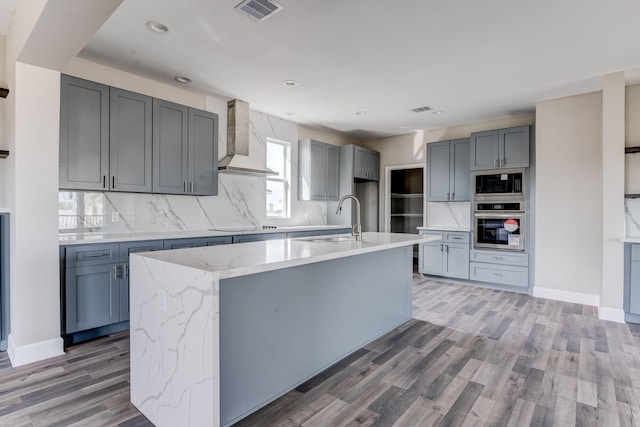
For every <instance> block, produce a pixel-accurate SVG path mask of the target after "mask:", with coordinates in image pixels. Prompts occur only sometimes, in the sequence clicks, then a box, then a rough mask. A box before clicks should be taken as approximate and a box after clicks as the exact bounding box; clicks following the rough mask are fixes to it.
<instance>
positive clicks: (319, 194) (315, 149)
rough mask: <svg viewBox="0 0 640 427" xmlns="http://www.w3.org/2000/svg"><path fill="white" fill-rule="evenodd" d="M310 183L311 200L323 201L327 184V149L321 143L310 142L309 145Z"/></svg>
mask: <svg viewBox="0 0 640 427" xmlns="http://www.w3.org/2000/svg"><path fill="white" fill-rule="evenodd" d="M309 148H310V159H309V160H310V162H309V167H310V182H309V186H310V188H311V193H310V195H311V200H325V196H326V192H327V191H326V183H327V166H326V164H327V160H326V157H327V149H326V145H325V144H324V143H322V142H318V141H311V144H310V147H309Z"/></svg>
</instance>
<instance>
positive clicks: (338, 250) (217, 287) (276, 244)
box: [130, 233, 438, 426]
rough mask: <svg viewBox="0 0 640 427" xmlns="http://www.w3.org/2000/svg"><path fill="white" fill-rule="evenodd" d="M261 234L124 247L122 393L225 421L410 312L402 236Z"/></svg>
mask: <svg viewBox="0 0 640 427" xmlns="http://www.w3.org/2000/svg"><path fill="white" fill-rule="evenodd" d="M437 239H438V238H437V237H433V236H418V235H409V234H389V233H364V236H363V241H362V242H356V241H354V240H349V239H347V240H341V241H331V240H329V239H324V238H301V239H283V240H269V241H261V242H253V243H241V244H234V245H226V246H212V247H202V248H193V249H180V250H173V251H162V252H148V253H144V254H132V255H131V258H130V268H131V286H130V289H131V290H130V294H131V295H130V304H131V320H130V325H131V402H132V403H133V404H134V405H135V406H136V407H137V408H138V409H139V410H140V411H141V412H142V413H143V414H144V415H145V416H146V417H147V418H149V420H151V422H153V423H154V424H155V425H156V426H176V425H180V426H218V425H223V426H226V425H231V424H233V423H234V422H236V421H239V420H240V419H242V418H244V417H246V416H247V415H249V414H250V413H252V412H254V411H255V410H257V409H259V408H261V407H262V406H264V405H266V404H267V403H269V402H271V401H272V400H274V399H276V398H278V397H280V396H282V395H283V394H284V393H286V392H287V391H289V390H291V389H293V388H294V387H296V386H298V385H299V384H301V383H303V382H304V381H306V380H307V379H309V378H311V377H312V376H314V375H316V374H317V373H319V372H321V371H322V370H324V369H326V368H327V367H329V366H331V365H332V364H333V363H335V362H336V361H338V360H340V359H342V358H343V357H345V356H347V355H348V354H350V353H352V352H353V351H355V350H357V349H359V348H361V347H362V346H364V345H366V344H367V343H369V342H371V341H373V340H374V339H376V338H378V337H379V336H381V335H383V334H384V333H386V332H388V331H390V330H392V329H393V328H395V327H397V326H399V325H400V324H402V323H404V322H405V321H407V320H409V319H410V318H411V300H412V294H411V286H412V263H413V258H412V257H413V249H412V245H413V244H416V243H419V242H424V241H429V240H437Z"/></svg>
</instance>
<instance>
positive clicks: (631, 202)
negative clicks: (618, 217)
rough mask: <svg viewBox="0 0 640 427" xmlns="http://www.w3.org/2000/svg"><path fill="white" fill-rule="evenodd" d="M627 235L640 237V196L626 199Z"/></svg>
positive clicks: (625, 226)
mask: <svg viewBox="0 0 640 427" xmlns="http://www.w3.org/2000/svg"><path fill="white" fill-rule="evenodd" d="M624 231H625V233H624V234H625V237H640V198H638V199H624Z"/></svg>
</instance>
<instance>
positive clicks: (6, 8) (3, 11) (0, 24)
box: [0, 0, 18, 35]
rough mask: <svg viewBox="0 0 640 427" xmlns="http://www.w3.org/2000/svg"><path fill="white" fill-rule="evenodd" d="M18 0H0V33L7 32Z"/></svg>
mask: <svg viewBox="0 0 640 427" xmlns="http://www.w3.org/2000/svg"><path fill="white" fill-rule="evenodd" d="M17 3H18V0H0V35H5V34H7V33H9V24H10V23H11V18H13V11H14V10H15V8H16V4H17Z"/></svg>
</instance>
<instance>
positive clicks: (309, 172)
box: [298, 139, 340, 200]
mask: <svg viewBox="0 0 640 427" xmlns="http://www.w3.org/2000/svg"><path fill="white" fill-rule="evenodd" d="M298 151H299V184H298V198H299V199H300V200H338V199H339V197H340V148H339V147H337V146H335V145H331V144H326V143H324V142H320V141H314V140H312V139H305V140H302V141H300V144H299V146H298Z"/></svg>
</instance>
